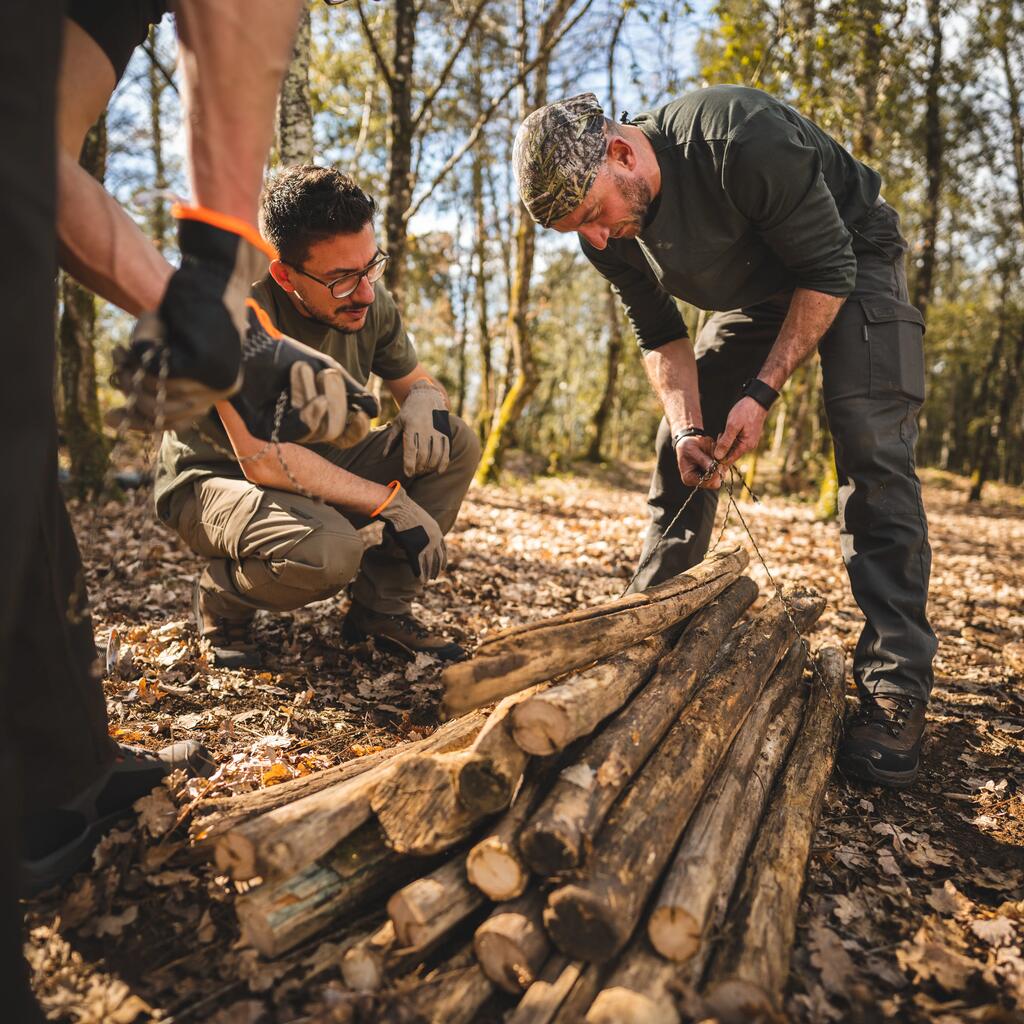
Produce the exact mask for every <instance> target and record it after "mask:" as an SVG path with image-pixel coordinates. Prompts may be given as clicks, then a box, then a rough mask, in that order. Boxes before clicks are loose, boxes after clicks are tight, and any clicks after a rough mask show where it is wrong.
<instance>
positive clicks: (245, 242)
mask: <svg viewBox="0 0 1024 1024" xmlns="http://www.w3.org/2000/svg"><path fill="white" fill-rule="evenodd" d="M172 213H173V214H174V216H175V217H177V218H178V244H179V247H180V249H181V266H180V267H179V268H178V269H177V270H176V271H175V272H174V273H173V274H172V275H171V279H170V281H169V282H168V285H167V291H166V292H165V293H164V297H163V301H162V302H161V303H160V308H159V309H158V310H157V311H156V312H155V313H145V314H143V315H142V316H141V317H140V318H139V320H138V323H137V324H136V325H135V330H134V332H133V333H132V340H131V344H130V347H129V348H127V349H125V348H123V347H119V348H118V349H117V350H115V353H114V374H113V376H112V381H113V383H114V384H115V385H116V386H117V387H118V388H120V389H121V391H123V392H124V393H125V394H126V395H128V399H129V400H128V403H127V404H126V406H125V407H124V408H122V409H115V410H113V412H112V413H111V414H110V415H109V416H108V420H107V422H108V423H110V424H111V425H113V426H119V425H120V424H121V423H122V422H127V423H128V425H129V426H132V427H135V428H136V429H142V430H154V429H160V428H163V427H168V428H174V427H182V426H186V425H188V424H189V423H192V422H193V421H195V420H196V419H198V418H199V417H201V416H202V415H203V414H204V413H205V412H206V411H207V410H208V409H209V408H210V406H211V405H213V404H214V403H215V402H218V401H220V400H221V399H222V398H227V397H228V396H229V395H232V394H234V393H235V392H236V391H237V390H238V388H239V386H240V385H241V382H242V372H243V368H242V338H243V336H244V335H245V332H246V322H247V316H246V308H245V302H246V299H247V298H248V296H249V289H250V287H251V286H252V283H253V281H255V280H257V279H258V278H260V277H262V276H263V274H264V273H265V272H266V269H267V265H268V263H269V261H270V260H271V259H274V258H275V256H276V253H275V252H274V250H273V249H272V248H271V247H270V246H269V245H267V243H266V242H264V241H263V239H262V238H260V236H259V234H258V232H257V231H256V229H255V228H253V227H252V226H251V225H249V224H247V223H246V222H245V221H243V220H240V219H239V218H237V217H229V216H226V215H224V214H219V213H216V212H215V211H212V210H206V209H204V208H202V207H186V206H183V205H181V204H177V205H175V206H174V207H173V209H172Z"/></svg>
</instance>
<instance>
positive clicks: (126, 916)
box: [90, 903, 139, 938]
mask: <svg viewBox="0 0 1024 1024" xmlns="http://www.w3.org/2000/svg"><path fill="white" fill-rule="evenodd" d="M138 916H139V908H138V905H137V904H134V903H133V904H132V905H131V906H130V907H128V908H127V909H126V910H125V911H123V912H122V913H120V914H104V915H103V916H102V917H97V918H96V920H95V921H94V922H93V924H92V927H91V928H90V932H91V933H92V934H93V935H97V936H99V937H100V938H102V937H103V936H104V935H113V936H117V935H120V934H121V932H123V931H124V930H125V928H127V927H128V925H130V924H133V923H134V922H135V919H136V918H137V917H138Z"/></svg>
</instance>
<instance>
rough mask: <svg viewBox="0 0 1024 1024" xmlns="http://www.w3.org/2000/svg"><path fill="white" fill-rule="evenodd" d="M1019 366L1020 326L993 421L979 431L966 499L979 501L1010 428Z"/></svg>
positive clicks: (1022, 358)
mask: <svg viewBox="0 0 1024 1024" xmlns="http://www.w3.org/2000/svg"><path fill="white" fill-rule="evenodd" d="M1022 370H1024V329H1021V331H1020V334H1018V335H1017V343H1016V345H1015V346H1014V349H1013V352H1012V354H1011V355H1010V357H1009V359H1008V360H1007V366H1006V373H1005V374H1004V375H1003V381H1002V390H1001V392H1000V397H999V408H998V411H997V414H996V419H995V422H994V423H993V425H992V429H991V430H989V431H987V432H985V433H983V434H982V435H981V438H982V448H981V451H980V454H979V457H978V461H977V463H976V465H975V469H974V472H973V473H972V474H971V492H970V494H969V495H968V498H967V500H968V501H981V492H982V488H983V487H984V486H985V483H986V482H987V481H988V479H989V478H990V476H991V474H992V469H993V467H994V465H995V464H996V460H997V458H998V454H999V446H1000V443H1001V442H1003V441H1005V439H1006V437H1007V435H1008V434H1009V433H1010V431H1011V430H1012V425H1011V422H1010V414H1011V412H1012V410H1013V405H1014V402H1016V400H1017V395H1018V394H1019V393H1020V378H1021V372H1022Z"/></svg>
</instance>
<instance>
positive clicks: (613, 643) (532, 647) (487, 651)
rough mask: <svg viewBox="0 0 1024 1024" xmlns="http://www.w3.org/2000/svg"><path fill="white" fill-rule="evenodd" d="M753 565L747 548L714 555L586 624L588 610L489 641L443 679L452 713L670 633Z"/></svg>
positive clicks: (613, 605)
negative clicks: (646, 638)
mask: <svg viewBox="0 0 1024 1024" xmlns="http://www.w3.org/2000/svg"><path fill="white" fill-rule="evenodd" d="M746 563H747V554H746V552H745V551H743V550H742V549H740V548H737V549H735V550H733V551H729V552H724V553H722V554H719V555H712V556H711V557H710V558H708V559H706V560H705V561H703V562H701V563H700V564H699V565H697V566H694V567H693V568H692V569H691V570H689V572H687V573H684V574H681V575H680V576H677V577H675V578H674V579H672V580H670V581H668V582H667V583H663V584H660V585H659V586H657V587H653V588H652V589H651V590H648V591H646V592H644V593H641V594H631V595H630V596H629V597H626V598H622V599H620V600H619V601H616V602H612V603H611V604H609V605H608V606H606V607H605V608H597V609H591V610H590V614H589V615H588V617H586V618H584V615H587V614H588V613H587V612H586V611H584V612H580V613H574V614H572V615H569V616H563V617H562V620H563V621H559V620H558V619H555V620H552V621H551V622H545V623H540V624H538V625H537V626H536V628H534V629H531V630H529V631H528V632H519V631H509V632H507V633H506V634H504V635H503V636H499V637H497V638H495V639H494V640H493V641H487V642H485V643H484V644H481V646H480V647H479V648H478V650H477V653H476V656H475V657H474V658H473V659H472V660H470V661H465V662H462V663H460V664H457V665H452V666H450V667H449V668H447V669H445V670H444V672H443V673H442V675H441V679H442V681H443V682H444V685H445V707H446V708H447V710H448V711H449V713H452V714H459V713H461V712H464V711H467V710H469V709H470V708H474V707H479V706H481V705H483V704H487V703H490V702H491V701H494V700H497V699H499V698H501V697H503V696H506V695H507V694H510V693H515V692H517V691H519V690H522V689H525V688H526V687H527V686H530V685H532V684H534V683H538V682H543V681H544V680H547V679H551V678H552V677H554V676H556V675H560V674H561V673H563V672H571V671H573V670H574V669H578V668H582V667H583V666H584V665H589V664H591V663H593V662H595V661H598V660H600V659H601V658H606V657H609V656H611V655H613V654H617V653H618V652H619V651H622V650H625V649H626V648H627V647H630V646H632V645H633V644H635V643H637V642H639V641H640V640H643V639H644V638H645V637H648V636H653V635H654V634H655V633H660V632H663V631H664V630H666V629H668V628H669V627H671V626H673V625H674V624H675V623H677V622H679V621H680V620H681V619H684V618H686V616H688V615H692V614H693V612H695V611H696V610H697V609H698V608H702V607H703V606H704V605H706V604H707V603H708V602H709V601H711V600H712V599H713V598H715V597H716V596H717V595H718V594H720V593H721V592H722V591H723V590H725V588H726V587H727V586H729V584H730V583H732V581H733V580H734V579H736V578H737V576H738V575H739V573H740V572H741V571H742V569H743V567H744V566H745V565H746ZM604 611H607V612H608V614H601V613H602V612H604ZM595 613H596V614H595Z"/></svg>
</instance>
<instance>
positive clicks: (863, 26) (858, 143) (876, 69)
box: [853, 0, 885, 161]
mask: <svg viewBox="0 0 1024 1024" xmlns="http://www.w3.org/2000/svg"><path fill="white" fill-rule="evenodd" d="M883 2H884V0H863V2H862V3H861V4H860V6H859V7H858V9H857V19H858V22H859V25H860V31H861V46H860V52H859V53H858V55H857V63H856V68H855V71H854V75H855V79H856V83H857V98H858V100H859V103H858V109H857V119H856V125H855V128H854V136H853V152H854V155H855V156H856V157H857V158H858V159H860V160H868V161H870V160H872V159H873V158H874V155H875V145H876V143H877V141H878V134H879V127H878V89H879V80H880V77H881V69H882V53H883V50H884V48H885V35H884V33H883V32H882V30H881V29H882V13H883V11H882V8H883Z"/></svg>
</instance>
